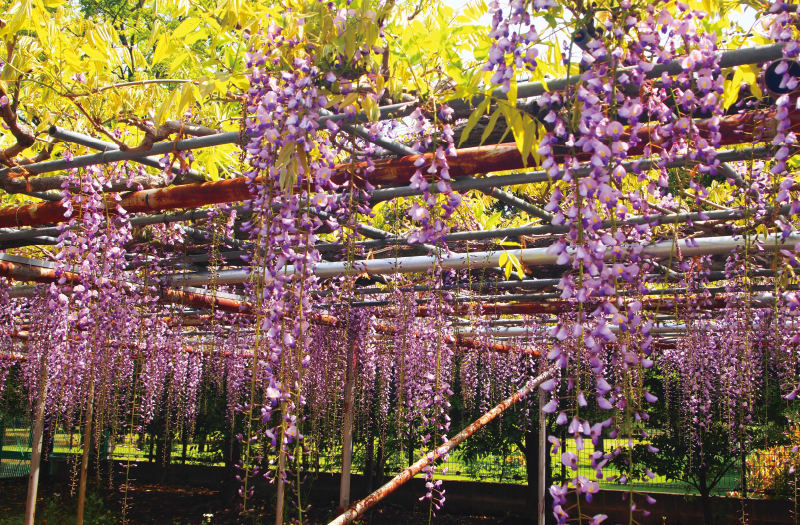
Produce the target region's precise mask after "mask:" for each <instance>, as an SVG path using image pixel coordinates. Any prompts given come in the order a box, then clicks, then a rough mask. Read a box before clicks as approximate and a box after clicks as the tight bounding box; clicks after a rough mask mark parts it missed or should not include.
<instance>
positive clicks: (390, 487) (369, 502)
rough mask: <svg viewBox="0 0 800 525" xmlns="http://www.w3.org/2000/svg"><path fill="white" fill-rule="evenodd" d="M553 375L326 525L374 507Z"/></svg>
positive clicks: (541, 378)
mask: <svg viewBox="0 0 800 525" xmlns="http://www.w3.org/2000/svg"><path fill="white" fill-rule="evenodd" d="M554 372H555V369H554V368H551V369H550V370H548V371H546V372H544V373H543V374H541V375H539V376H538V377H536V378H534V379H532V380H530V381H529V382H528V384H526V385H525V386H524V387H523V388H522V389H520V390H519V391H517V392H516V393H515V394H514V395H512V396H511V397H509V398H507V399H505V400H504V401H502V402H501V403H500V404H499V405H497V406H496V407H494V408H493V409H491V410H490V411H488V412H487V413H486V414H484V415H482V416H481V417H480V418H478V419H477V420H476V421H475V422H474V423H472V424H471V425H470V426H468V427H467V428H465V429H464V430H462V431H461V432H459V433H458V434H456V436H455V437H453V438H452V439H450V440H449V441H448V442H447V443H445V444H444V445H442V446H441V447H439V448H437V449H436V450H434V451H433V452H429V453H428V455H426V456H425V457H424V458H422V459H420V460H419V461H417V462H416V463H414V464H413V465H411V466H410V467H408V468H407V469H405V470H404V471H403V472H401V473H400V474H398V475H397V476H395V477H394V478H393V479H392V480H391V481H389V483H387V484H385V485H384V486H382V487H381V488H379V489H378V490H376V491H375V492H373V493H372V494H370V495H369V496H367V497H366V498H364V499H363V500H361V501H359V502H357V503H355V504H353V505H352V506H351V507H350V508H349V509H347V511H346V512H345V513H344V514H342V515H341V516H339V517H338V518H336V519H335V520H333V521H331V522H330V523H329V524H328V525H347V524H348V523H352V522H353V521H355V520H356V519H358V518H359V517H360V516H362V515H363V514H364V513H365V512H366V511H367V510H368V509H370V508H371V507H373V506H375V504H376V503H378V502H379V501H381V500H382V499H383V498H385V497H386V496H388V495H389V494H391V493H392V492H394V491H395V490H397V489H398V488H399V487H400V486H402V485H403V484H404V483H405V482H407V481H408V480H410V479H411V478H413V477H414V476H416V475H417V474H419V473H420V472H421V471H422V469H423V468H425V467H426V466H427V465H430V464H431V463H433V462H434V461H436V460H437V459H439V458H441V457H442V456H444V455H445V454H447V453H448V452H450V451H451V450H452V449H454V448H455V447H457V446H458V445H459V444H460V443H462V442H463V441H464V440H465V439H467V438H468V437H470V436H471V435H472V434H474V433H475V432H477V431H478V430H480V429H481V428H483V427H485V426H486V425H487V424H489V422H491V421H492V420H493V419H494V418H496V417H497V416H499V415H500V414H502V413H503V412H505V411H506V409H508V407H510V406H511V405H513V404H514V403H516V402H517V401H519V400H520V399H522V398H523V397H525V396H526V395H528V394H529V393H530V392H531V391H533V390H535V389H536V388H537V387H538V386H539V385H540V384H542V383H543V382H544V381H546V380H548V379H549V378H550V377H552V375H553V373H554Z"/></svg>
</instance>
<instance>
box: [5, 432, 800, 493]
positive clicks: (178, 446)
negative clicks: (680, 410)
mask: <svg viewBox="0 0 800 525" xmlns="http://www.w3.org/2000/svg"><path fill="white" fill-rule="evenodd" d="M31 440H32V436H31V425H30V421H28V420H26V419H12V420H6V421H4V422H3V421H0V443H2V448H1V449H0V478H7V477H19V476H27V475H28V473H29V469H30V450H31ZM635 444H636V443H635ZM565 445H566V448H565V449H564V450H565V451H569V452H572V453H574V454H576V456H577V458H578V461H577V471H574V470H572V469H571V468H569V467H566V466H565V465H563V464H562V463H561V462H560V460H559V457H558V456H552V458H551V475H552V479H553V480H554V481H555V482H562V481H563V480H565V479H569V478H573V477H574V476H576V475H580V476H585V477H586V478H588V479H590V480H595V481H597V482H598V483H599V484H600V487H601V488H602V489H607V490H609V489H610V490H629V489H633V490H636V491H642V492H672V493H690V494H697V493H698V491H697V490H696V488H695V487H694V486H692V485H691V484H688V483H685V482H681V481H677V480H672V479H666V478H665V477H664V476H658V475H656V476H655V478H653V479H652V480H649V481H647V482H641V481H638V480H633V481H629V482H628V483H627V484H625V485H623V484H621V483H619V481H618V480H617V479H609V478H611V477H612V476H615V475H616V476H617V477H618V476H619V475H620V474H623V473H621V472H618V471H617V470H616V469H615V468H614V467H613V466H611V465H606V466H605V468H604V469H603V476H604V479H597V475H596V470H595V469H594V468H593V467H592V458H591V455H592V453H593V452H594V450H593V449H591V448H585V449H583V450H577V448H576V446H575V441H574V440H571V439H567V440H566V441H565ZM166 446H167V445H166V444H164V443H163V441H161V442H160V443H159V440H158V439H157V438H156V437H155V436H151V435H139V436H130V435H127V436H124V437H121V438H117V439H116V440H114V441H113V442H112V441H110V440H107V439H105V440H103V439H101V443H100V446H99V447H98V448H96V449H95V450H94V451H93V453H96V451H99V452H100V454H101V456H105V457H113V458H114V459H115V460H119V461H127V460H130V461H134V462H151V463H157V462H159V461H164V460H165V459H164V458H165V456H166V455H169V457H170V462H171V463H172V464H188V465H207V466H222V465H224V451H225V447H226V446H231V445H230V443H229V442H228V443H227V444H226V442H224V441H223V440H222V439H211V438H206V439H192V440H187V441H185V442H181V441H180V440H175V441H173V442H171V443H169V446H170V454H166V450H165V447H166ZM603 446H604V449H605V450H613V449H614V448H616V447H617V446H627V441H626V442H624V443H623V442H622V441H619V440H613V439H608V438H606V439H605V440H604V443H603ZM590 447H591V445H590ZM80 452H81V436H80V433H79V432H78V430H77V429H71V431H70V430H68V429H64V428H61V429H59V430H58V431H57V432H55V433H54V434H53V448H52V449H51V452H50V454H51V455H52V456H53V457H55V458H59V457H74V456H76V455H77V454H80ZM421 455H422V451H419V450H418V451H415V452H414V453H413V454H408V451H404V452H403V451H399V452H397V453H394V454H391V455H390V456H388V457H387V458H385V460H384V461H383V475H384V476H385V478H386V479H388V478H389V477H391V476H393V475H395V474H397V473H398V472H400V471H402V470H403V469H404V468H406V467H407V466H408V465H409V464H410V463H411V462H414V461H416V460H417V459H419V458H420V457H421ZM304 461H305V465H304V468H305V470H306V471H308V472H311V473H339V472H340V471H341V450H338V449H335V448H334V449H330V450H325V451H318V450H315V449H314V448H313V446H312V447H310V450H309V454H308V455H307V456H306V457H305V460H304ZM377 462H378V459H377V458H373V462H372V468H373V473H376V472H377ZM367 463H368V462H367V453H366V446H365V443H356V444H355V449H354V451H353V473H355V474H363V473H364V472H365V470H366V465H367ZM747 465H748V467H747V471H748V476H747V480H746V486H745V487H743V484H742V475H741V463H740V462H739V461H737V462H735V463H734V464H733V465H732V466H731V467H730V469H729V470H728V471H727V472H726V473H725V475H723V476H722V477H721V479H720V480H719V482H718V483H717V485H716V486H715V487H714V488H713V490H712V494H716V495H739V494H741V493H742V491H743V489H745V490H744V493H745V494H747V495H748V496H751V497H752V496H755V497H765V498H782V497H784V496H785V494H783V493H784V492H787V491H788V490H791V489H790V488H789V487H790V486H791V487H793V486H794V483H795V476H796V474H795V471H794V470H793V469H794V468H798V467H800V452H798V449H797V447H790V446H777V447H771V448H768V449H763V450H756V451H754V452H752V453H750V454H749V455H748V457H747ZM527 468H528V466H527V464H526V457H525V454H524V453H522V451H520V450H519V449H517V448H516V447H514V448H512V449H511V450H510V451H509V452H508V453H507V454H504V455H500V454H489V455H485V456H483V457H479V458H466V457H465V456H464V455H463V453H462V451H460V450H458V449H456V450H455V451H453V452H452V453H451V454H450V457H449V460H448V461H447V463H445V464H442V465H441V466H439V467H438V468H437V472H436V476H437V478H441V479H445V480H461V481H477V482H491V483H514V484H526V483H527V480H528V473H527ZM534 468H535V467H534ZM445 469H446V470H445Z"/></svg>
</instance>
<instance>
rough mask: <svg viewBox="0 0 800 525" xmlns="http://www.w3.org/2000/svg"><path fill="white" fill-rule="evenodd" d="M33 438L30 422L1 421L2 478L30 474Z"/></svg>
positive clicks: (18, 420) (0, 462)
mask: <svg viewBox="0 0 800 525" xmlns="http://www.w3.org/2000/svg"><path fill="white" fill-rule="evenodd" d="M31 437H32V436H31V425H30V421H27V420H24V419H10V420H0V478H15V477H20V476H27V475H28V474H29V473H30V470H31V462H30V449H31Z"/></svg>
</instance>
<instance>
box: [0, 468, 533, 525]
mask: <svg viewBox="0 0 800 525" xmlns="http://www.w3.org/2000/svg"><path fill="white" fill-rule="evenodd" d="M27 482H28V480H27V478H11V479H0V525H16V524H17V523H19V524H21V523H22V516H23V515H24V513H25V494H26V491H27ZM88 492H89V493H90V494H92V495H96V496H95V497H94V498H93V499H91V500H90V504H87V511H91V512H90V516H88V519H87V520H86V521H85V522H84V523H85V525H100V524H102V525H107V524H112V523H121V520H120V512H119V510H120V500H121V499H122V497H121V496H122V495H121V493H120V492H119V491H118V490H116V489H111V488H108V483H107V482H106V483H105V484H104V485H101V484H100V483H99V482H98V481H97V480H94V481H93V482H92V483H91V485H90V486H89V491H88ZM69 494H70V483H69V482H68V481H62V480H53V479H45V480H42V482H41V483H40V488H39V497H38V505H37V520H36V521H37V524H38V523H42V524H46V525H62V524H66V523H74V515H75V499H74V498H71V497H70V496H69ZM132 494H133V500H132V503H131V508H130V511H129V514H128V519H129V520H128V523H129V524H130V525H144V524H147V525H177V524H185V525H188V524H214V525H217V524H218V525H229V524H231V525H232V524H237V525H238V524H249V523H253V524H254V525H255V524H268V523H269V524H271V523H273V522H274V521H273V520H274V518H273V514H272V513H271V511H268V510H266V509H264V507H266V506H267V505H265V504H266V502H264V501H257V503H256V511H257V514H258V516H257V518H256V519H255V520H250V519H245V518H242V517H241V516H239V513H238V511H237V510H236V509H235V508H233V505H231V504H230V499H229V498H226V496H225V494H223V493H222V492H221V491H217V490H212V489H207V488H198V487H186V486H170V485H157V484H143V483H136V484H135V491H134V492H133V493H132ZM55 495H58V496H55ZM331 518H332V514H331V510H330V509H318V508H312V509H310V511H309V516H308V520H307V521H306V523H308V524H309V525H312V524H322V525H324V524H326V523H328V521H330V519H331ZM428 522H429V520H428V513H427V512H412V511H409V510H407V509H404V508H402V507H400V506H398V505H389V506H383V507H377V508H375V509H373V510H371V511H370V512H368V513H367V515H366V516H364V518H363V519H361V520H359V521H358V522H357V523H360V524H362V525H395V524H397V525H400V524H408V525H427V524H428ZM435 523H436V524H437V525H485V524H488V523H492V524H493V525H495V524H497V525H517V524H520V525H521V524H522V523H523V520H521V519H520V518H517V517H515V516H507V517H502V518H497V517H493V518H490V517H476V516H457V515H441V516H438V517H436V518H435Z"/></svg>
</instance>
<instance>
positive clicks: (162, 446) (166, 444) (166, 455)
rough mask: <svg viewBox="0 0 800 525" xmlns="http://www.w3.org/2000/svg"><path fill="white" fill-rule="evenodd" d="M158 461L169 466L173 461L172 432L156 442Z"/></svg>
mask: <svg viewBox="0 0 800 525" xmlns="http://www.w3.org/2000/svg"><path fill="white" fill-rule="evenodd" d="M156 463H157V464H159V465H162V466H165V467H166V466H169V464H170V463H172V434H171V433H170V434H168V435H166V436H164V438H163V439H159V440H158V442H157V443H156Z"/></svg>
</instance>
